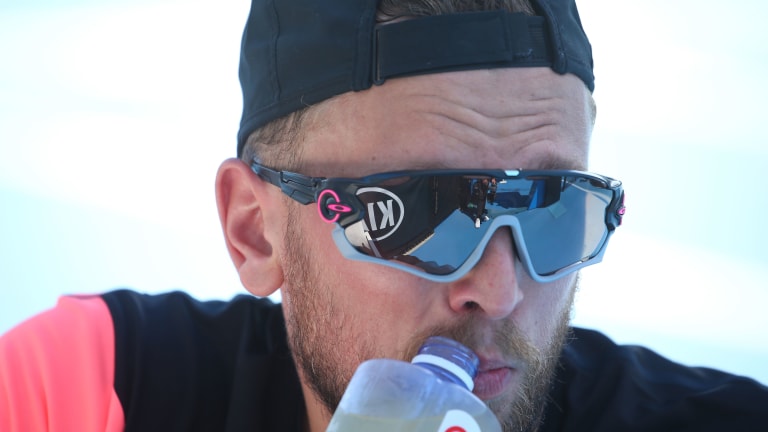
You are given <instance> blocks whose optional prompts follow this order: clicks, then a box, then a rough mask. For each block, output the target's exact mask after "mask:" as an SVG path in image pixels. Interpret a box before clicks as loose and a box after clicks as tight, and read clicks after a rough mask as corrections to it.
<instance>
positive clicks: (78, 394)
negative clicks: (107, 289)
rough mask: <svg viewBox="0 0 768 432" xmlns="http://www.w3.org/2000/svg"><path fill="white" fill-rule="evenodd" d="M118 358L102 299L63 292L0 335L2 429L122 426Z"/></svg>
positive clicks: (0, 427)
mask: <svg viewBox="0 0 768 432" xmlns="http://www.w3.org/2000/svg"><path fill="white" fill-rule="evenodd" d="M113 364H114V337H113V333H112V322H111V318H110V315H109V310H108V309H107V307H106V305H105V303H104V302H103V301H102V300H101V299H100V298H99V297H98V296H88V297H62V298H61V299H60V300H59V301H58V304H57V305H56V307H54V308H52V309H50V310H48V311H45V312H43V313H41V314H39V315H37V316H35V317H33V318H31V319H29V320H27V321H25V322H23V323H21V324H20V325H18V326H16V327H15V328H13V329H12V330H10V331H9V332H8V333H6V334H5V335H3V336H2V337H1V338H0V430H3V431H6V430H7V431H22V430H48V428H49V427H52V428H60V429H59V430H82V431H104V430H121V429H122V410H121V406H120V403H119V401H118V399H117V396H116V394H115V393H114V391H113V388H112V381H113V377H114V368H113Z"/></svg>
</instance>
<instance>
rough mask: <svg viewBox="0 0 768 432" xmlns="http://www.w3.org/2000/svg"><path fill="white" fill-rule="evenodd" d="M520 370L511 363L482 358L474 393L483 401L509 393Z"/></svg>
mask: <svg viewBox="0 0 768 432" xmlns="http://www.w3.org/2000/svg"><path fill="white" fill-rule="evenodd" d="M518 374H519V370H518V369H517V368H516V367H514V366H513V365H511V364H509V363H505V362H502V361H495V360H488V359H484V358H482V357H481V358H480V367H479V368H478V372H477V376H476V377H475V388H474V389H473V390H472V392H473V393H474V394H475V395H476V396H477V397H479V398H480V399H482V400H489V399H494V398H496V397H499V396H501V395H502V394H504V393H509V391H510V389H511V387H512V384H513V381H514V378H515V377H516V376H517V375H518Z"/></svg>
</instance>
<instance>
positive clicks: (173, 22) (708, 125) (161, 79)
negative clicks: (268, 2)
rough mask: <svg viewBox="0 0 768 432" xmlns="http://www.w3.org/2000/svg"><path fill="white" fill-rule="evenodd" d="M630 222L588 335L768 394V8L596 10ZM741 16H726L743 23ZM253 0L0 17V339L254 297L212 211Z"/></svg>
mask: <svg viewBox="0 0 768 432" xmlns="http://www.w3.org/2000/svg"><path fill="white" fill-rule="evenodd" d="M579 5H580V9H581V15H582V20H583V22H584V25H585V27H586V28H587V32H588V34H589V35H590V37H591V39H592V43H593V48H594V53H595V59H596V60H595V61H596V66H595V72H596V75H597V90H596V92H595V99H596V100H597V104H598V121H597V128H596V131H595V134H594V140H593V150H592V160H591V163H592V169H593V170H594V171H597V172H601V173H604V174H608V175H611V176H614V177H617V178H620V179H622V180H623V181H624V183H625V187H626V190H627V207H628V213H627V216H626V218H625V225H624V226H622V227H621V228H620V230H619V232H618V233H617V235H615V236H614V237H613V240H612V243H611V244H610V246H609V250H608V254H607V256H606V259H605V262H604V263H603V264H600V265H598V266H595V267H591V268H589V269H587V270H585V271H584V272H583V276H584V277H583V283H582V289H581V291H580V293H579V296H578V298H577V303H576V307H575V310H574V320H575V323H576V324H578V325H582V326H588V327H594V328H598V329H600V330H602V331H603V332H606V333H607V334H609V335H610V336H612V337H614V338H615V339H616V340H617V341H619V342H622V343H637V344H643V345H647V346H650V347H652V348H654V349H656V350H658V351H660V352H661V353H662V354H664V355H666V356H668V357H671V358H673V359H675V360H678V361H681V362H683V363H685V364H690V365H704V366H711V367H716V368H720V369H725V370H728V371H731V372H734V373H738V374H745V375H749V376H752V377H755V378H757V379H759V380H760V381H762V382H764V383H768V366H767V365H768V337H767V336H766V335H765V332H766V330H768V314H766V313H765V309H766V305H768V282H767V281H768V252H767V249H768V245H767V244H766V243H768V228H766V222H765V220H766V219H765V217H766V216H765V215H766V212H767V211H768V198H766V197H767V196H768V179H767V178H766V172H767V171H766V167H768V147H767V146H766V145H765V144H766V142H767V141H768V129H766V118H767V116H766V114H768V112H767V111H768V110H767V109H766V105H765V101H766V100H768V86H766V82H765V79H766V78H765V71H766V70H767V69H768V48H766V46H768V45H766V43H765V42H766V40H768V38H766V37H765V31H764V26H765V24H764V23H765V22H766V19H768V7H767V6H765V2H762V1H760V0H734V1H732V2H728V3H727V5H726V4H724V3H722V2H715V1H701V0H698V1H696V0H678V1H675V2H668V1H661V0H647V1H644V2H625V1H617V0H582V1H581V2H580V3H579ZM725 6H727V8H725ZM247 9H248V2H247V1H246V0H237V1H232V0H230V1H224V2H210V1H208V2H203V1H200V0H186V1H180V0H152V1H149V0H132V1H127V0H100V1H96V0H91V1H88V0H61V1H52V0H49V1H43V0H5V1H4V2H3V3H2V4H0V332H4V331H6V330H7V329H9V328H10V327H11V326H13V325H14V324H16V323H18V322H20V321H21V320H23V319H24V318H26V317H29V316H30V315H32V314H34V313H36V312H39V311H41V310H43V309H45V308H48V307H50V306H52V305H54V304H55V302H56V299H57V297H58V296H60V295H61V294H64V293H88V292H101V291H104V290H108V289H112V288H116V287H131V288H134V289H137V290H139V291H145V292H160V291H166V290H169V289H183V290H186V291H188V292H190V293H192V294H193V295H195V296H197V297H200V298H204V299H207V298H229V297H231V296H233V295H235V294H237V293H241V292H243V289H242V288H241V287H240V284H239V281H238V279H237V276H236V273H235V271H234V269H233V267H232V265H231V263H230V262H229V258H228V256H227V253H226V250H225V247H224V243H223V240H222V237H221V233H220V229H219V225H218V220H217V216H216V211H215V205H214V195H213V180H214V175H215V171H216V168H217V166H218V164H219V163H220V162H221V161H222V160H223V159H225V158H227V157H231V156H232V155H233V154H234V152H235V133H236V130H237V124H238V121H239V115H240V106H241V100H240V93H239V87H238V82H237V60H238V49H239V42H240V33H241V30H242V26H243V23H244V20H245V17H246V14H247Z"/></svg>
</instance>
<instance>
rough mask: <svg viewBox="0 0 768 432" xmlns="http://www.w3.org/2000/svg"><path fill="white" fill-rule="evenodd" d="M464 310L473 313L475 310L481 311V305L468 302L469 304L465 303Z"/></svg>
mask: <svg viewBox="0 0 768 432" xmlns="http://www.w3.org/2000/svg"><path fill="white" fill-rule="evenodd" d="M464 308H465V309H466V310H470V311H473V310H477V309H480V304H479V303H477V302H474V301H468V302H466V303H464Z"/></svg>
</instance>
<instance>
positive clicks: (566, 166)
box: [522, 153, 587, 171]
mask: <svg viewBox="0 0 768 432" xmlns="http://www.w3.org/2000/svg"><path fill="white" fill-rule="evenodd" d="M522 168H524V169H529V170H530V169H536V170H578V171H586V170H587V167H586V165H585V164H583V163H581V162H577V161H576V160H575V159H571V158H566V157H562V156H559V155H554V154H551V153H548V154H546V155H545V156H544V157H542V158H540V159H538V160H536V161H534V162H533V164H532V165H531V166H526V167H522Z"/></svg>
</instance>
